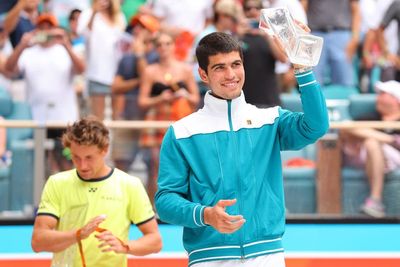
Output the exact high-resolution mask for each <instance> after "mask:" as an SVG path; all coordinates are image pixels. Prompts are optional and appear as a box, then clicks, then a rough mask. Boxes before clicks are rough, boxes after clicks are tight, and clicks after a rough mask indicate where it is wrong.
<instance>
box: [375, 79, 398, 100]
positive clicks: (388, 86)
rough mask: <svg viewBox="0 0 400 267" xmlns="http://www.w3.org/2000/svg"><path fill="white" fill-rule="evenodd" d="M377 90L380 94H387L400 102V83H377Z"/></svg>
mask: <svg viewBox="0 0 400 267" xmlns="http://www.w3.org/2000/svg"><path fill="white" fill-rule="evenodd" d="M375 89H376V91H377V92H378V93H379V92H385V93H388V94H391V95H393V96H394V97H396V98H397V100H398V101H399V102H400V82H398V81H394V80H392V81H387V82H381V81H377V82H376V83H375Z"/></svg>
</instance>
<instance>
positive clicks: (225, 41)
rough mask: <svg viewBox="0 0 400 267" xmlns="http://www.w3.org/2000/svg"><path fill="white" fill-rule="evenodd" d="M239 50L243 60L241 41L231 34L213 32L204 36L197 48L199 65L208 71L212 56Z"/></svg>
mask: <svg viewBox="0 0 400 267" xmlns="http://www.w3.org/2000/svg"><path fill="white" fill-rule="evenodd" d="M234 51H237V52H239V54H240V58H241V59H242V60H243V51H242V47H241V46H240V44H239V42H238V41H237V40H236V39H235V38H234V37H233V36H232V35H230V34H227V33H224V32H213V33H210V34H208V35H206V36H204V37H203V38H202V39H201V40H200V42H199V44H198V45H197V48H196V57H197V62H198V63H199V67H200V68H201V69H203V70H204V71H205V72H207V67H208V64H209V63H210V62H209V57H210V56H215V55H217V54H221V53H222V54H227V53H230V52H234Z"/></svg>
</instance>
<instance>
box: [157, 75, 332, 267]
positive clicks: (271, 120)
mask: <svg viewBox="0 0 400 267" xmlns="http://www.w3.org/2000/svg"><path fill="white" fill-rule="evenodd" d="M296 78H297V82H298V84H299V87H300V91H301V94H300V97H301V101H302V105H303V110H304V113H295V112H291V111H288V110H284V109H282V108H280V107H272V108H267V109H259V108H257V107H255V106H253V105H250V104H247V103H246V102H245V98H244V94H243V92H242V94H241V96H240V97H238V98H236V99H233V100H222V99H218V98H215V97H213V96H212V95H210V94H209V93H207V94H206V96H205V104H204V107H203V108H202V109H200V110H199V111H197V112H195V113H193V114H191V115H189V116H187V117H185V118H183V119H181V120H179V121H177V122H176V123H174V124H173V125H172V126H171V127H170V128H169V129H168V131H167V133H166V135H165V137H164V140H163V144H162V147H161V155H160V167H159V176H158V191H157V194H156V197H155V202H156V208H157V212H158V214H159V216H160V219H161V220H162V221H164V222H167V223H171V224H176V225H181V226H184V232H183V244H184V247H185V249H186V251H187V252H188V254H189V266H190V265H192V264H195V263H198V262H203V261H213V260H235V259H236V260H237V259H247V258H251V257H257V256H260V255H265V254H269V253H277V252H282V251H283V246H282V242H281V238H282V235H283V233H284V228H285V203H284V193H283V181H282V163H281V156H280V151H281V150H296V149H301V148H303V147H304V146H306V145H308V144H311V143H313V142H315V141H316V140H317V139H318V138H319V137H321V136H322V135H324V134H325V133H326V132H327V130H328V127H329V123H328V115H327V109H326V105H325V99H324V97H323V95H322V93H321V90H320V86H319V84H318V83H317V82H316V80H315V78H314V75H313V73H312V71H309V72H306V73H302V74H299V75H296ZM221 199H237V202H236V204H235V205H233V206H231V207H227V209H226V212H227V213H229V214H232V215H239V214H240V215H243V217H244V219H246V223H245V224H244V225H243V227H242V228H241V229H240V230H238V231H236V232H234V233H232V234H222V233H219V232H218V231H216V230H215V229H214V228H213V227H211V226H209V225H206V224H205V223H204V219H203V215H204V208H205V207H207V206H214V205H215V204H216V203H217V202H218V201H219V200H221Z"/></svg>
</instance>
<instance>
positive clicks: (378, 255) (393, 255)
mask: <svg viewBox="0 0 400 267" xmlns="http://www.w3.org/2000/svg"><path fill="white" fill-rule="evenodd" d="M51 257H52V254H51V253H38V254H35V253H0V261H1V260H19V259H20V260H26V259H32V260H41V259H51ZM128 258H147V259H187V258H188V256H187V254H186V253H185V252H161V253H157V254H152V255H147V256H143V257H137V256H132V255H128ZM285 258H288V259H291V258H301V259H307V258H317V259H323V258H335V259H352V258H355V259H400V252H368V251H366V252H317V251H316V252H310V251H308V252H285Z"/></svg>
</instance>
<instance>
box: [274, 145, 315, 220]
mask: <svg viewBox="0 0 400 267" xmlns="http://www.w3.org/2000/svg"><path fill="white" fill-rule="evenodd" d="M281 157H282V163H283V170H282V174H283V182H284V189H285V204H286V209H287V213H288V214H307V213H315V212H316V187H315V177H316V168H315V166H309V165H308V164H305V165H304V166H292V167H288V166H286V165H287V163H288V162H290V161H291V160H296V159H305V160H307V161H306V162H305V163H308V162H315V144H311V145H308V146H307V147H305V148H303V149H301V150H297V151H282V152H281Z"/></svg>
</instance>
